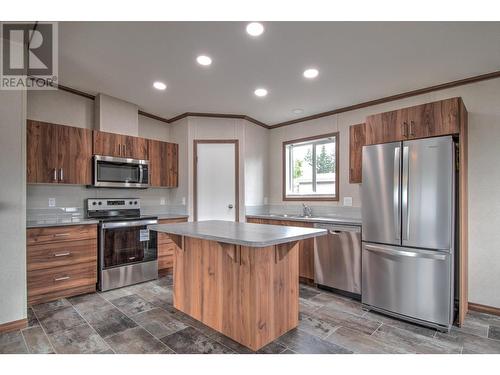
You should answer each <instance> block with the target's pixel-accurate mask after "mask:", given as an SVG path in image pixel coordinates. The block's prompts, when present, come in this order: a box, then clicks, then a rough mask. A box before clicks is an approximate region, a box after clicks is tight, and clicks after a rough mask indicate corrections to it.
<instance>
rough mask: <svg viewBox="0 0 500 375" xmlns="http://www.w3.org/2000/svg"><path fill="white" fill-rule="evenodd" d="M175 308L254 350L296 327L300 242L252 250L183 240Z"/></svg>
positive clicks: (177, 260) (177, 262)
mask: <svg viewBox="0 0 500 375" xmlns="http://www.w3.org/2000/svg"><path fill="white" fill-rule="evenodd" d="M174 262H175V267H174V307H175V308H177V309H179V310H181V311H183V312H184V313H186V314H188V315H190V316H191V317H193V318H195V319H197V320H199V321H201V322H202V323H204V324H206V325H208V326H209V327H211V328H213V329H215V330H217V331H219V332H221V333H222V334H224V335H226V336H228V337H230V338H232V339H233V340H235V341H237V342H239V343H241V344H242V345H245V346H247V347H249V348H250V349H252V350H258V349H260V348H261V347H263V346H265V345H266V344H268V343H269V342H271V341H273V340H274V339H276V338H277V337H279V336H281V335H282V334H284V333H285V332H287V331H289V330H290V329H293V328H295V327H296V326H297V325H298V314H299V310H298V308H299V307H298V267H299V264H298V243H297V242H293V243H291V244H285V245H279V246H269V247H263V248H251V247H246V246H238V245H230V244H220V243H218V242H215V241H209V240H202V239H196V238H190V237H185V240H184V247H183V248H180V247H178V246H177V247H176V249H175V260H174Z"/></svg>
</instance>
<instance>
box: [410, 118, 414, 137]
mask: <svg viewBox="0 0 500 375" xmlns="http://www.w3.org/2000/svg"><path fill="white" fill-rule="evenodd" d="M413 125H415V122H414V121H410V135H411V136H414V135H415V133H414V132H413Z"/></svg>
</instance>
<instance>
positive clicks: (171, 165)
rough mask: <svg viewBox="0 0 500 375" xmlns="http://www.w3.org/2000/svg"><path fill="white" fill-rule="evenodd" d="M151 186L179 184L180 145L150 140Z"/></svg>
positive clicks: (174, 185)
mask: <svg viewBox="0 0 500 375" xmlns="http://www.w3.org/2000/svg"><path fill="white" fill-rule="evenodd" d="M148 150H149V168H150V183H151V186H159V187H177V186H178V145H177V144H175V143H169V142H162V141H155V140H151V139H150V140H148Z"/></svg>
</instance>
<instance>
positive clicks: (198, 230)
mask: <svg viewBox="0 0 500 375" xmlns="http://www.w3.org/2000/svg"><path fill="white" fill-rule="evenodd" d="M149 229H151V230H155V231H158V232H164V233H169V234H177V235H181V236H187V237H194V238H201V239H205V240H211V241H219V242H223V243H230V244H234V245H243V246H249V247H266V246H272V245H278V244H282V243H287V242H293V241H297V240H303V239H306V238H312V237H317V236H322V235H324V234H326V230H325V229H316V228H301V227H288V226H282V225H261V224H250V223H237V222H233V221H222V220H209V221H196V222H190V223H176V224H160V225H150V226H149Z"/></svg>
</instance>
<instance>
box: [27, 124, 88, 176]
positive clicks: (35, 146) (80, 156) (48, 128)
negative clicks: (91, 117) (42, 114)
mask: <svg viewBox="0 0 500 375" xmlns="http://www.w3.org/2000/svg"><path fill="white" fill-rule="evenodd" d="M26 142H27V165H26V170H27V182H28V183H64V184H80V185H88V184H90V183H91V182H92V165H91V159H92V131H91V130H89V129H84V128H77V127H73V126H64V125H58V124H51V123H47V122H41V121H32V120H28V121H27V139H26Z"/></svg>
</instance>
